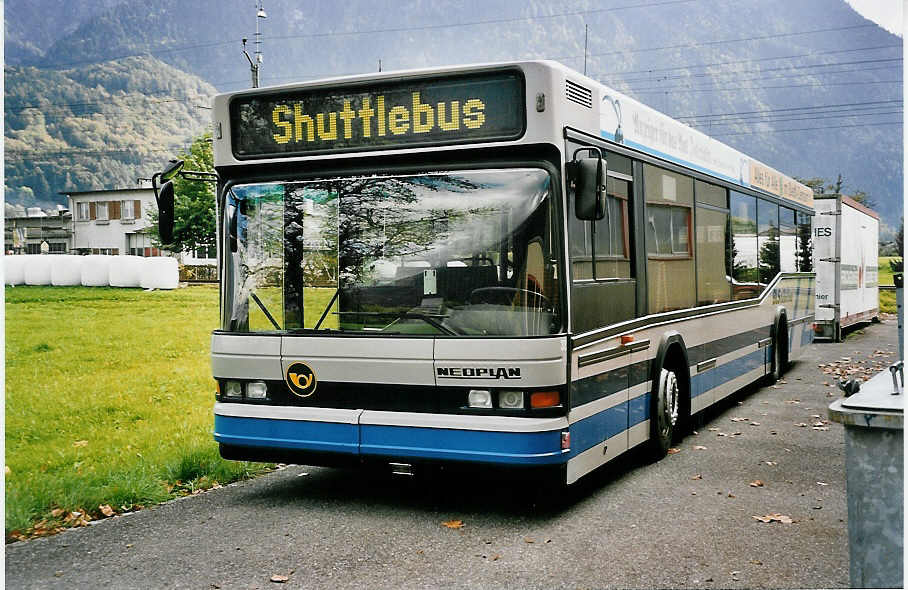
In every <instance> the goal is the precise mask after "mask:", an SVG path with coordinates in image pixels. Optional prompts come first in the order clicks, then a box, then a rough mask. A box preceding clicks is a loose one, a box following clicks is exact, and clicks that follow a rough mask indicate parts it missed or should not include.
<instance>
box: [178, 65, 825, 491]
mask: <svg viewBox="0 0 908 590" xmlns="http://www.w3.org/2000/svg"><path fill="white" fill-rule="evenodd" d="M213 114H214V140H213V142H214V162H215V168H216V171H217V177H218V190H217V195H218V196H217V199H218V208H217V209H218V235H219V245H218V251H219V256H218V262H219V272H220V288H221V299H220V305H221V314H220V316H221V325H220V328H219V329H217V330H215V332H214V333H213V335H212V339H211V365H212V371H213V374H214V378H215V379H216V380H217V391H218V393H217V401H216V403H215V406H214V438H215V440H216V441H217V442H218V443H219V445H220V452H221V455H222V456H223V457H225V458H227V459H235V460H256V461H276V462H289V463H300V464H308V465H344V464H354V465H361V464H367V463H378V464H384V465H387V466H389V468H390V469H391V470H392V471H393V472H396V473H412V472H413V470H414V469H418V468H419V467H420V466H423V465H430V464H437V463H443V464H450V463H456V464H473V465H476V466H479V465H485V466H495V467H505V466H507V467H514V468H526V469H531V468H538V469H540V470H544V471H549V472H553V473H554V475H555V477H556V478H557V480H558V481H561V482H562V483H568V484H569V483H573V482H575V481H577V480H578V479H579V478H580V477H582V476H584V475H585V474H587V473H589V472H590V471H592V470H593V469H595V468H597V467H599V466H600V465H603V464H604V463H606V462H607V461H609V460H611V459H613V458H615V457H617V456H618V455H620V454H622V453H623V452H625V451H627V450H629V449H631V448H633V447H637V446H638V445H647V446H648V447H649V448H650V450H651V452H652V453H653V454H654V455H656V456H657V457H658V456H662V455H664V454H665V453H666V452H667V451H668V449H669V447H670V446H671V444H672V441H673V439H674V440H677V438H678V437H679V436H680V435H681V434H682V432H683V429H684V427H685V425H686V424H688V423H689V420H690V418H691V416H692V415H694V414H696V413H697V412H699V411H701V410H704V409H705V408H707V407H709V406H711V405H712V404H715V403H716V402H718V401H720V400H722V399H723V398H725V397H726V396H728V395H729V394H731V393H733V392H735V391H736V390H739V389H741V388H742V387H744V386H745V385H748V384H750V383H752V382H754V381H757V380H759V379H761V378H764V377H769V378H772V377H776V378H777V377H778V376H779V375H780V374H781V373H782V371H783V370H784V369H785V367H786V364H787V363H788V361H789V359H794V358H795V357H796V356H797V355H798V353H799V352H800V351H801V350H802V349H803V347H804V346H805V345H807V344H808V343H810V342H811V339H812V334H813V333H812V329H811V328H812V326H811V323H812V321H813V314H814V312H813V295H814V293H813V291H814V275H813V273H812V272H811V271H812V269H811V252H810V249H811V243H810V238H811V232H810V224H811V216H812V215H813V208H812V193H811V191H810V189H808V188H807V187H805V186H803V185H801V184H798V183H797V182H795V181H794V180H792V179H791V178H788V177H786V176H784V175H782V174H780V173H779V172H777V171H775V170H773V169H771V168H769V167H767V166H765V165H763V164H761V163H759V162H757V161H755V160H753V159H751V158H749V157H747V156H746V155H744V154H742V153H740V152H737V151H736V150H734V149H732V148H730V147H728V146H726V145H724V144H722V143H720V142H718V141H716V140H713V139H710V138H709V137H707V136H705V135H703V134H702V133H700V132H698V131H695V130H693V129H691V128H689V127H687V126H685V125H683V124H681V123H679V122H677V121H674V120H672V119H671V118H669V117H667V116H665V115H662V114H660V113H658V112H656V111H654V110H652V109H650V108H648V107H646V106H644V105H642V104H640V103H639V102H636V101H634V100H633V99H631V98H629V97H627V96H624V95H622V94H620V93H618V92H616V91H614V90H612V89H610V88H608V87H605V86H603V85H601V84H598V83H597V82H594V81H593V80H590V79H589V78H586V77H585V76H583V75H581V74H578V73H577V72H574V71H572V70H570V69H568V68H565V67H564V66H562V65H560V64H557V63H553V62H543V61H534V62H520V63H507V64H490V65H477V66H464V67H448V68H440V69H433V70H419V71H407V72H386V73H377V74H370V75H362V76H353V77H345V78H336V79H329V80H321V81H316V82H308V83H305V84H293V85H287V86H280V87H272V88H261V89H251V90H245V91H240V92H233V93H229V94H222V95H219V96H217V97H216V98H215V100H214V110H213ZM171 172H172V171H171Z"/></svg>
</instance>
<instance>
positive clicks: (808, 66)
mask: <svg viewBox="0 0 908 590" xmlns="http://www.w3.org/2000/svg"><path fill="white" fill-rule="evenodd" d="M896 61H898V62H900V61H902V58H901V57H893V58H886V59H864V60H857V61H843V62H834V63H828V64H804V65H798V64H791V65H787V66H780V67H776V68H766V69H762V70H760V69H756V70H738V71H733V72H715V73H711V72H698V73H696V74H688V75H677V76H664V77H660V78H658V80H689V79H691V78H706V77H709V78H717V77H720V76H738V75H741V74H767V73H769V72H779V71H791V70H798V71H799V73H803V72H800V70H808V69H815V68H833V67H840V66H858V65H864V64H874V63H890V62H896ZM854 69H858V70H860V71H865V70H869V69H870V68H854ZM846 71H854V70H846ZM823 73H842V72H815V73H813V75H816V74H823ZM623 81H624V82H637V81H647V82H649V81H651V80H647V79H646V78H640V79H632V80H623ZM653 81H655V80H653Z"/></svg>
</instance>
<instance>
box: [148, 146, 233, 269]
mask: <svg viewBox="0 0 908 590" xmlns="http://www.w3.org/2000/svg"><path fill="white" fill-rule="evenodd" d="M177 157H178V158H179V159H181V160H184V161H185V166H184V169H185V170H197V171H201V172H214V156H213V154H212V150H211V134H210V133H206V134H204V135H201V136H199V137H196V138H195V139H194V140H193V142H192V145H191V146H190V147H189V151H188V152H180V153H179V154H178V155H177ZM173 188H174V195H175V196H174V204H173V217H174V223H173V240H172V241H171V242H170V243H169V244H162V243H161V242H160V236H159V234H158V212H157V211H154V212H153V213H152V214H151V221H152V226H151V227H149V228H148V232H149V233H150V234H151V235H152V238H153V239H154V241H155V243H156V244H158V245H160V246H161V247H162V248H165V249H167V250H170V251H171V252H191V251H193V250H196V249H197V248H199V247H201V246H210V245H212V244H214V243H215V239H216V237H215V235H216V234H215V213H214V203H215V196H214V186H213V185H212V183H210V182H202V181H198V180H186V179H185V178H181V177H179V176H177V177H176V178H174V179H173Z"/></svg>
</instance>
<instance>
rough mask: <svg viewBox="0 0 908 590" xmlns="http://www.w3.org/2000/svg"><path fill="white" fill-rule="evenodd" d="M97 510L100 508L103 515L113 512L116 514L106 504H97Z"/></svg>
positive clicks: (112, 513)
mask: <svg viewBox="0 0 908 590" xmlns="http://www.w3.org/2000/svg"><path fill="white" fill-rule="evenodd" d="M98 510H100V511H101V514H103V515H104V516H113V515H114V514H116V512H114V509H113V508H111V507H110V506H108V505H107V504H101V505H100V506H98Z"/></svg>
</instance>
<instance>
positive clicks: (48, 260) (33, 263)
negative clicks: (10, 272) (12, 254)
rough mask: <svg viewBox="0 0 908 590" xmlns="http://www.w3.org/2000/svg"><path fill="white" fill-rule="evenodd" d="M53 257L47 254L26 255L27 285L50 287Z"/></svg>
mask: <svg viewBox="0 0 908 590" xmlns="http://www.w3.org/2000/svg"><path fill="white" fill-rule="evenodd" d="M52 263H53V257H52V256H50V255H46V254H26V255H25V284H26V285H50V271H51V264H52Z"/></svg>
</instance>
